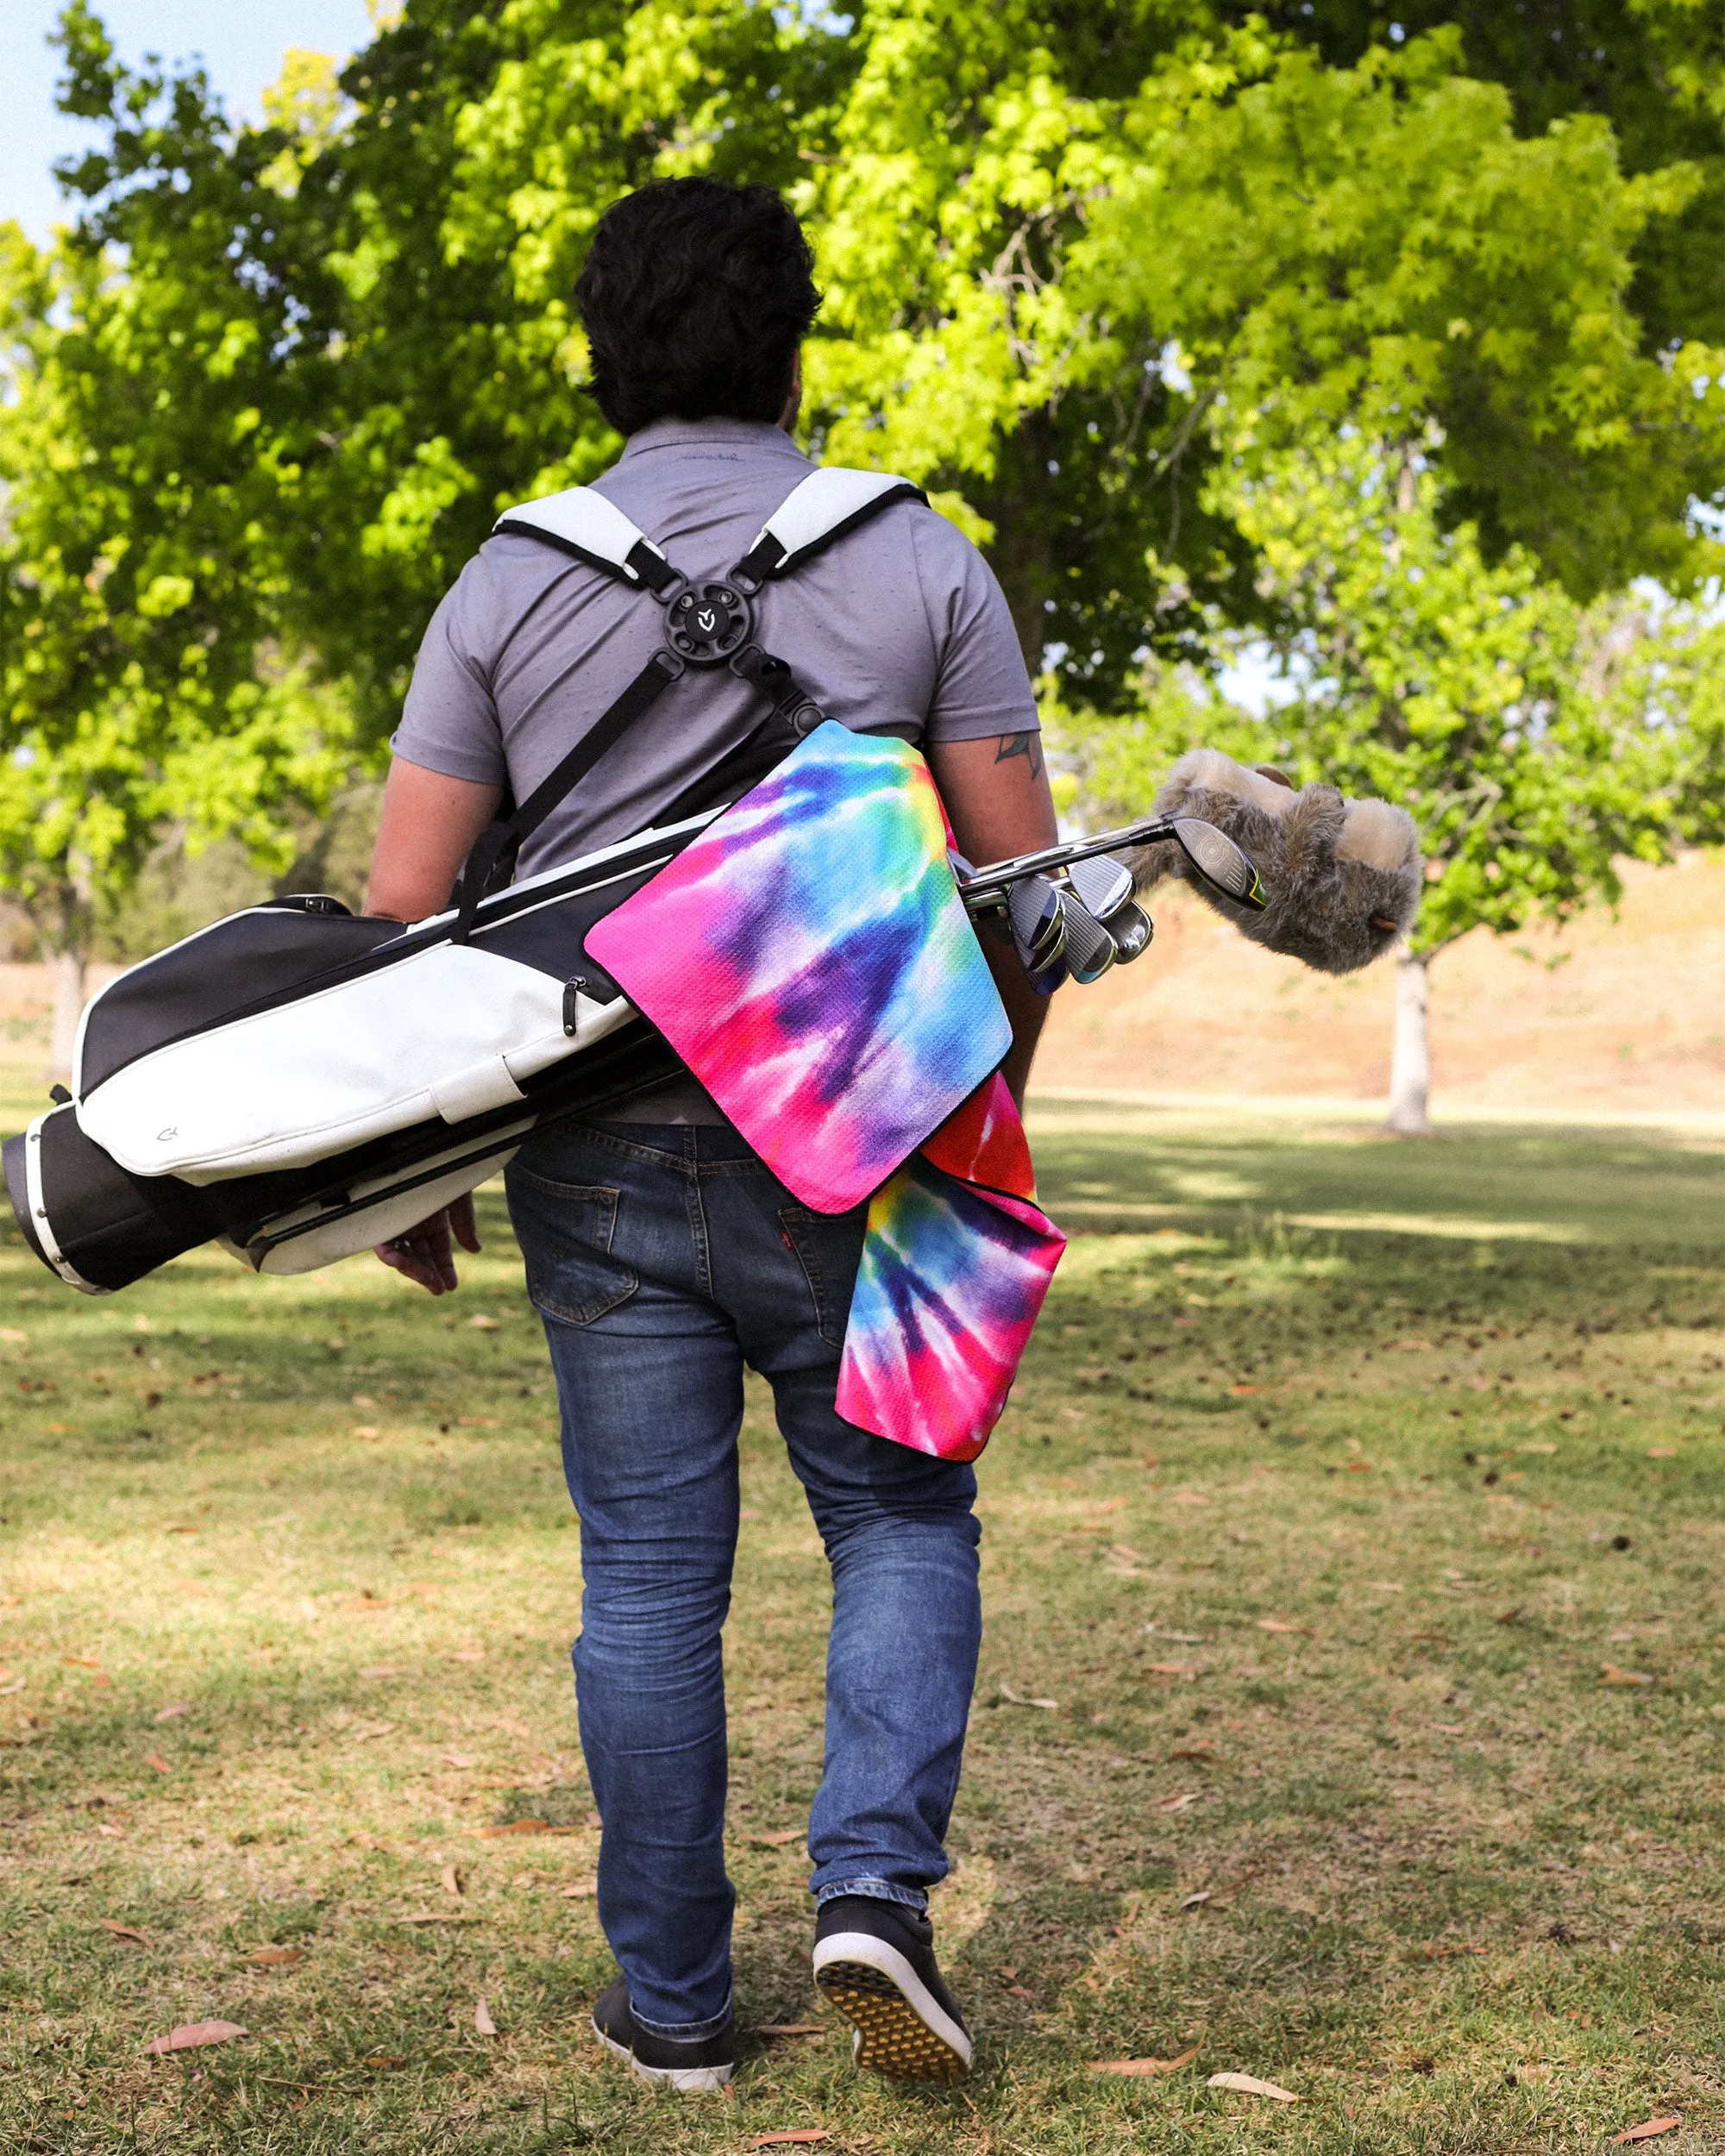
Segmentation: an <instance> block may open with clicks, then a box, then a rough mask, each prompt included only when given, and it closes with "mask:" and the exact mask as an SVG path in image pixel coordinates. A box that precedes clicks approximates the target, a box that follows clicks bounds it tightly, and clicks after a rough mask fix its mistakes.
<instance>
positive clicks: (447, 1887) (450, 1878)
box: [437, 1864, 467, 1901]
mask: <svg viewBox="0 0 1725 2156" xmlns="http://www.w3.org/2000/svg"><path fill="white" fill-rule="evenodd" d="M437 1876H438V1877H439V1878H440V1879H442V1882H443V1891H444V1893H445V1894H453V1895H454V1896H455V1899H456V1900H457V1901H460V1899H461V1896H462V1895H463V1894H465V1893H466V1892H467V1889H466V1888H465V1887H464V1886H463V1885H462V1884H461V1873H460V1872H459V1871H456V1869H455V1865H452V1864H446V1865H444V1866H443V1869H442V1871H440V1872H439V1873H438V1875H437Z"/></svg>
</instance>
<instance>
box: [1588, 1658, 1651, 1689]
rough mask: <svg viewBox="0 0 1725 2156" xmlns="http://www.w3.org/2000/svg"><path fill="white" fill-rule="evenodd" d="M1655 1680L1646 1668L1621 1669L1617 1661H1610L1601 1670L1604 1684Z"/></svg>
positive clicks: (1642, 1682)
mask: <svg viewBox="0 0 1725 2156" xmlns="http://www.w3.org/2000/svg"><path fill="white" fill-rule="evenodd" d="M1599 1682H1600V1683H1602V1684H1651V1683H1653V1679H1652V1677H1649V1676H1648V1675H1647V1671H1646V1670H1620V1669H1619V1668H1618V1666H1617V1664H1615V1662H1608V1663H1607V1664H1605V1666H1604V1668H1603V1669H1602V1670H1600V1672H1599Z"/></svg>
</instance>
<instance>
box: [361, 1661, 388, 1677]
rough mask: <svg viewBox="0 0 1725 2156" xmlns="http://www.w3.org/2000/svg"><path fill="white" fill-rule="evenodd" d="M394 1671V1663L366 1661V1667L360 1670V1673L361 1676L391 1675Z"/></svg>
mask: <svg viewBox="0 0 1725 2156" xmlns="http://www.w3.org/2000/svg"><path fill="white" fill-rule="evenodd" d="M395 1673H396V1671H395V1664H394V1663H392V1662H371V1663H367V1665H366V1667H365V1668H364V1669H363V1670H361V1671H360V1675H361V1677H393V1676H394V1675H395Z"/></svg>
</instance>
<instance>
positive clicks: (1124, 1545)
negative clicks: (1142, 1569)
mask: <svg viewBox="0 0 1725 2156" xmlns="http://www.w3.org/2000/svg"><path fill="white" fill-rule="evenodd" d="M1108 1555H1109V1556H1110V1557H1118V1558H1119V1559H1120V1562H1121V1564H1142V1563H1143V1562H1144V1554H1143V1552H1142V1551H1138V1550H1134V1549H1133V1548H1132V1545H1131V1543H1129V1542H1111V1543H1110V1544H1109V1545H1108Z"/></svg>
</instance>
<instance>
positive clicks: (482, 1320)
mask: <svg viewBox="0 0 1725 2156" xmlns="http://www.w3.org/2000/svg"><path fill="white" fill-rule="evenodd" d="M502 1329H503V1319H501V1318H492V1317H487V1316H486V1313H485V1312H484V1311H483V1310H481V1311H480V1313H479V1314H478V1316H477V1317H473V1318H469V1319H467V1330H468V1332H501V1331H502Z"/></svg>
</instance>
